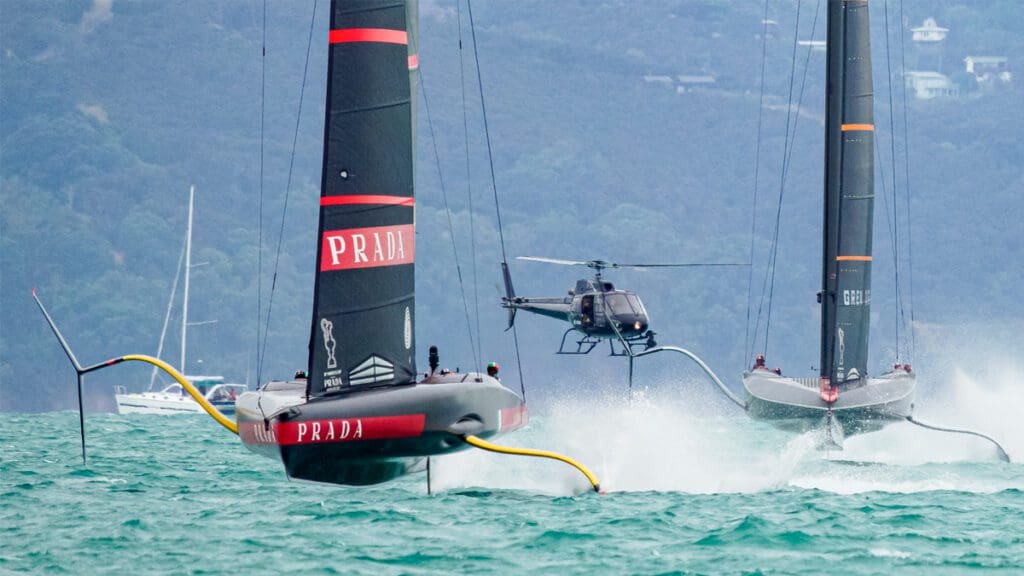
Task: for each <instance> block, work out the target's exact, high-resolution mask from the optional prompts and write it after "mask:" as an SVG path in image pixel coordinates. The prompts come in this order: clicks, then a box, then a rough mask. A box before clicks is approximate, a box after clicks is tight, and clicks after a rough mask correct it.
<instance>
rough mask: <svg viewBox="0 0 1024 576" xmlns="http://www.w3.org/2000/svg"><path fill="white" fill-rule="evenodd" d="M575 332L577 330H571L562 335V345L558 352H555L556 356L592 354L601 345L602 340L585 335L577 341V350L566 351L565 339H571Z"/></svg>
mask: <svg viewBox="0 0 1024 576" xmlns="http://www.w3.org/2000/svg"><path fill="white" fill-rule="evenodd" d="M575 331H576V329H575V328H569V329H568V330H566V331H565V334H562V343H561V344H559V346H558V352H555V354H590V351H591V350H593V349H594V348H595V347H596V346H597V345H598V344H600V343H601V339H600V338H595V337H593V336H588V335H584V336H583V338H580V339H579V340H577V341H576V350H566V349H565V339H566V338H568V337H569V333H570V332H575Z"/></svg>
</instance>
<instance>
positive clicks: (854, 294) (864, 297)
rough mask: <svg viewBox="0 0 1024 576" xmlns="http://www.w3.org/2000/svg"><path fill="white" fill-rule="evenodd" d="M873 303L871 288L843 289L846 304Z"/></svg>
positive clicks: (861, 304) (844, 303) (860, 304)
mask: <svg viewBox="0 0 1024 576" xmlns="http://www.w3.org/2000/svg"><path fill="white" fill-rule="evenodd" d="M870 303H871V290H843V305H844V306H863V305H865V304H870Z"/></svg>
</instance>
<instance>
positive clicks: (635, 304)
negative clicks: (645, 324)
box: [626, 294, 647, 318]
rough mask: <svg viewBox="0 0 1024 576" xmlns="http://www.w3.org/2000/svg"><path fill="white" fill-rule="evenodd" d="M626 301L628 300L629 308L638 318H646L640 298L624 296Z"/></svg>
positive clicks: (632, 295)
mask: <svg viewBox="0 0 1024 576" xmlns="http://www.w3.org/2000/svg"><path fill="white" fill-rule="evenodd" d="M626 299H627V300H629V304H630V306H631V307H632V308H633V312H635V313H636V314H637V315H638V316H643V317H645V318H646V317H647V310H645V309H644V303H643V302H641V301H640V297H639V296H637V295H636V294H626Z"/></svg>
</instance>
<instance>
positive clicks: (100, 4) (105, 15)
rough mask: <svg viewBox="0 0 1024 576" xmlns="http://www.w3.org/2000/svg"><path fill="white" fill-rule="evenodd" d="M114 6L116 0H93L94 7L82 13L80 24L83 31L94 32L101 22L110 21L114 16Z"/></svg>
mask: <svg viewBox="0 0 1024 576" xmlns="http://www.w3.org/2000/svg"><path fill="white" fill-rule="evenodd" d="M113 8H114V0H92V7H90V8H89V9H88V10H87V11H86V12H85V14H82V22H81V23H80V24H79V27H80V28H81V29H82V32H85V33H89V32H92V31H93V30H95V29H96V27H97V26H99V25H100V24H103V23H104V22H108V21H109V20H110V19H111V18H113V17H114V12H113Z"/></svg>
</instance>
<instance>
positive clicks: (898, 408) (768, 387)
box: [743, 370, 916, 436]
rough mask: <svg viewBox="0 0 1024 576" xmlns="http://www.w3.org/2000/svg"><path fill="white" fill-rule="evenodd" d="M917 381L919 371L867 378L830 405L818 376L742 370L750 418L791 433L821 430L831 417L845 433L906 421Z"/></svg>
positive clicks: (845, 388) (849, 388)
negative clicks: (804, 376) (798, 376)
mask: <svg viewBox="0 0 1024 576" xmlns="http://www.w3.org/2000/svg"><path fill="white" fill-rule="evenodd" d="M915 384H916V378H915V376H914V374H910V373H906V372H903V371H897V372H891V373H889V374H885V375H883V376H882V377H880V378H868V379H866V382H864V383H863V384H861V385H859V386H857V385H855V386H846V387H841V388H840V389H839V399H838V400H837V401H836V402H835V403H833V404H831V405H829V404H828V403H826V402H825V401H824V400H822V399H821V393H820V392H821V389H820V387H819V384H818V379H817V378H804V379H799V380H798V379H794V378H786V377H783V376H778V375H776V374H774V373H772V372H769V371H767V370H755V371H753V372H746V373H744V374H743V389H744V392H745V393H746V403H747V413H748V414H749V415H750V417H751V418H754V419H755V420H764V421H767V422H770V423H771V424H772V425H774V426H775V427H777V428H780V429H783V430H787V431H791V432H806V431H808V430H812V429H815V428H819V427H821V426H822V425H824V424H826V423H827V422H828V419H829V418H832V419H833V421H834V422H835V423H836V424H838V425H839V426H840V427H841V428H842V432H843V434H844V435H845V436H852V435H855V434H863V433H865V432H874V431H877V430H881V429H882V428H884V427H885V426H886V425H888V424H890V423H892V422H896V421H902V420H905V419H906V417H907V416H908V415H910V412H911V409H912V405H913V402H914V388H915ZM829 412H831V415H830V414H829Z"/></svg>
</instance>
